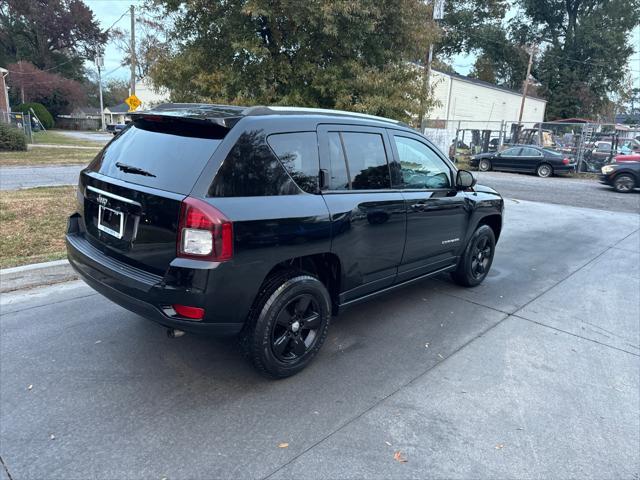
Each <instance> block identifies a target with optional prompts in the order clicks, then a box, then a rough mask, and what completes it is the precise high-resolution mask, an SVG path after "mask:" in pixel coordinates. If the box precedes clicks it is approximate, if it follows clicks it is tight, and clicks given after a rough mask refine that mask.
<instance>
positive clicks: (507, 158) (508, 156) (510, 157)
mask: <svg viewBox="0 0 640 480" xmlns="http://www.w3.org/2000/svg"><path fill="white" fill-rule="evenodd" d="M521 151H522V147H511V148H507V149H506V150H503V151H502V152H500V155H498V156H497V157H496V159H495V160H494V162H493V167H494V168H495V169H496V170H517V169H518V156H519V155H520V152H521Z"/></svg>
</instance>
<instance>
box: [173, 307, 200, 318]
mask: <svg viewBox="0 0 640 480" xmlns="http://www.w3.org/2000/svg"><path fill="white" fill-rule="evenodd" d="M172 306H173V309H174V311H175V312H176V314H178V315H179V316H181V317H184V318H188V319H190V320H202V319H203V318H204V308H200V307H189V306H187V305H172Z"/></svg>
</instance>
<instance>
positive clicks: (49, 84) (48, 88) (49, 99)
mask: <svg viewBox="0 0 640 480" xmlns="http://www.w3.org/2000/svg"><path fill="white" fill-rule="evenodd" d="M7 70H9V72H10V73H9V75H8V76H7V82H8V84H9V87H10V95H11V103H12V104H13V105H17V104H19V103H25V102H38V103H42V104H43V105H44V106H45V107H46V108H47V110H49V112H51V114H52V115H54V116H55V115H59V114H61V113H69V112H71V110H73V108H74V107H76V106H81V105H84V104H85V102H86V92H85V90H84V88H83V86H82V84H81V83H80V82H77V81H76V80H71V79H70V78H65V77H63V76H61V75H58V74H57V73H53V72H51V71H44V70H40V69H39V68H38V67H36V66H35V65H33V64H32V63H29V62H18V63H12V64H9V65H7Z"/></svg>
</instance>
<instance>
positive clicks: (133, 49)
mask: <svg viewBox="0 0 640 480" xmlns="http://www.w3.org/2000/svg"><path fill="white" fill-rule="evenodd" d="M135 12H136V7H135V6H133V5H131V52H130V54H131V87H130V90H131V92H130V94H131V95H135V94H136V13H135Z"/></svg>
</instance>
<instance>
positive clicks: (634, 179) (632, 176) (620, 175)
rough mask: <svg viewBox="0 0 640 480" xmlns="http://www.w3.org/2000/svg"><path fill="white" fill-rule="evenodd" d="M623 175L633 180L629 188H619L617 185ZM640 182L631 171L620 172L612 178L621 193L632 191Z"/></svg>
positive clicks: (617, 190) (614, 185) (614, 186)
mask: <svg viewBox="0 0 640 480" xmlns="http://www.w3.org/2000/svg"><path fill="white" fill-rule="evenodd" d="M623 177H628V178H630V179H631V180H632V181H633V184H632V186H631V188H630V189H629V190H619V188H618V186H617V182H619V180H620V179H621V178H623ZM639 183H640V182H638V179H637V178H636V177H635V176H634V175H633V174H632V173H629V172H620V173H618V174H617V175H616V176H615V177H613V179H612V180H611V184H612V185H613V188H614V189H615V190H616V192H620V193H628V192H631V191H632V190H633V189H634V188H636V187H637V186H638V184H639Z"/></svg>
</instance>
